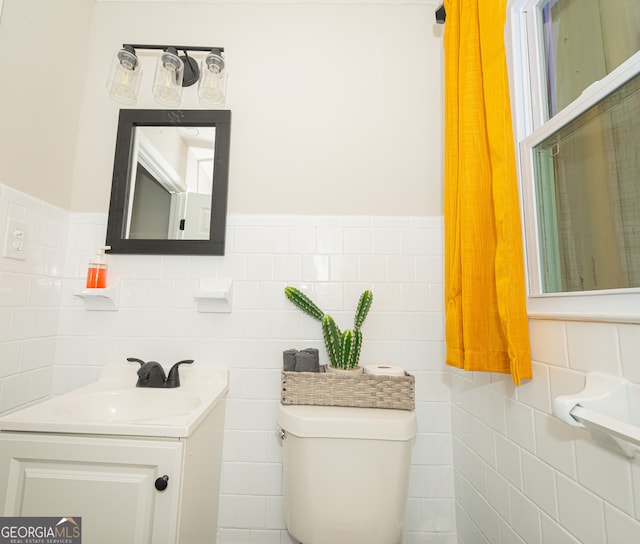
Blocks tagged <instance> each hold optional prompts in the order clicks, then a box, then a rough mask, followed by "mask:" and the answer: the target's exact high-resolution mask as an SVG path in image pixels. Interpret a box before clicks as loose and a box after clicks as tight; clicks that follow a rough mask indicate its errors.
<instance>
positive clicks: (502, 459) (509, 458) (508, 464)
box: [495, 434, 522, 489]
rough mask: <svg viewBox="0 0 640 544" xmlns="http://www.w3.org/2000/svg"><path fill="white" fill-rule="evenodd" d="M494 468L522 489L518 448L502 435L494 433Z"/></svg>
mask: <svg viewBox="0 0 640 544" xmlns="http://www.w3.org/2000/svg"><path fill="white" fill-rule="evenodd" d="M495 438H496V470H497V471H498V473H499V474H500V475H501V476H503V477H504V478H505V479H506V480H508V481H509V482H511V483H512V484H513V485H515V486H516V487H517V488H518V489H522V464H521V461H520V448H519V447H518V446H516V445H515V444H514V443H513V442H511V441H510V440H507V439H506V438H505V437H503V436H502V435H499V434H496V435H495Z"/></svg>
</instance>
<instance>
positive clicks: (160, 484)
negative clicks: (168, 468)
mask: <svg viewBox="0 0 640 544" xmlns="http://www.w3.org/2000/svg"><path fill="white" fill-rule="evenodd" d="M155 485H156V489H157V490H158V491H164V490H165V489H167V486H168V485H169V476H167V475H166V474H165V475H164V476H162V477H160V478H158V479H157V480H156V484H155Z"/></svg>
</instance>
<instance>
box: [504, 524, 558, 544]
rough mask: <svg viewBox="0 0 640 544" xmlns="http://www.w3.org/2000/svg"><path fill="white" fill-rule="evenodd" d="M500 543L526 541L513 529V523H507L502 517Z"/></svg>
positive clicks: (513, 543) (519, 543) (512, 543)
mask: <svg viewBox="0 0 640 544" xmlns="http://www.w3.org/2000/svg"><path fill="white" fill-rule="evenodd" d="M500 544H525V541H524V540H522V539H521V538H520V537H519V536H518V533H516V532H515V531H514V530H513V527H511V525H507V523H506V522H505V521H504V520H503V519H501V520H500ZM554 544H555V543H554Z"/></svg>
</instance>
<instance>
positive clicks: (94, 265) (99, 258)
mask: <svg viewBox="0 0 640 544" xmlns="http://www.w3.org/2000/svg"><path fill="white" fill-rule="evenodd" d="M108 249H111V246H103V247H99V248H98V251H97V252H96V255H95V257H94V258H93V259H92V260H91V261H90V262H89V268H88V269H87V285H86V286H87V289H104V288H105V287H106V286H107V268H108V265H107V263H106V261H105V259H104V252H105V251H106V250H108Z"/></svg>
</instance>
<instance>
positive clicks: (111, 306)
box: [73, 281, 120, 312]
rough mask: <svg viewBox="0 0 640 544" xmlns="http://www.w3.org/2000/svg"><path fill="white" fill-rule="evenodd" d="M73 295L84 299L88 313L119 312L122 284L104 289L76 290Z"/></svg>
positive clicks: (116, 283) (115, 284)
mask: <svg viewBox="0 0 640 544" xmlns="http://www.w3.org/2000/svg"><path fill="white" fill-rule="evenodd" d="M73 295H74V296H76V297H79V298H81V299H82V302H84V309H85V310H87V311H103V312H117V311H118V308H119V307H120V282H119V281H117V282H115V283H114V284H113V285H110V286H109V287H105V288H104V289H86V288H83V289H74V290H73Z"/></svg>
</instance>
